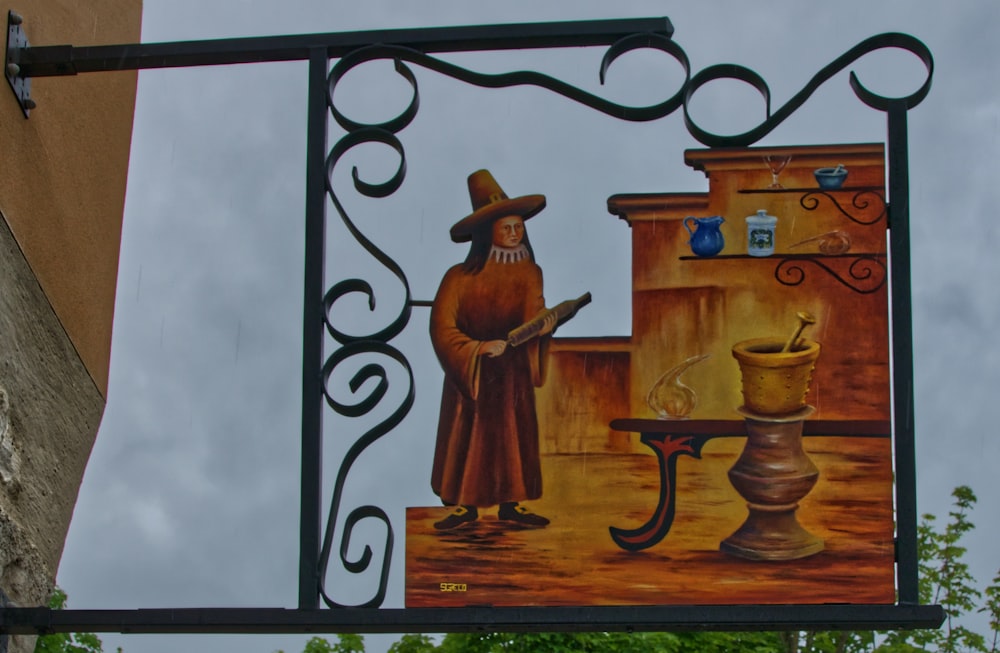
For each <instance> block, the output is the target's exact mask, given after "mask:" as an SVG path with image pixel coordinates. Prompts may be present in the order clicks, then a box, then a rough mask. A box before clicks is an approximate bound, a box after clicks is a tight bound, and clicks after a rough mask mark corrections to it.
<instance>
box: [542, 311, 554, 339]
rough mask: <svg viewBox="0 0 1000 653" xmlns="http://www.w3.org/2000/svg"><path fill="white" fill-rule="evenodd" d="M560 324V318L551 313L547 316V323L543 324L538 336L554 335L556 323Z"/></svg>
mask: <svg viewBox="0 0 1000 653" xmlns="http://www.w3.org/2000/svg"><path fill="white" fill-rule="evenodd" d="M558 322H559V316H558V315H556V314H555V313H549V314H548V315H546V316H545V321H544V322H542V330H541V331H539V332H538V335H540V336H544V335H546V334H548V333H552V332H553V331H554V330H555V328H556V323H558Z"/></svg>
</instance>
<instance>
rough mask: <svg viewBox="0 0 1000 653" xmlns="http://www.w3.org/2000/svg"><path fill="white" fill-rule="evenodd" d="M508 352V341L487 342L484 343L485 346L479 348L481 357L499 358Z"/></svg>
mask: <svg viewBox="0 0 1000 653" xmlns="http://www.w3.org/2000/svg"><path fill="white" fill-rule="evenodd" d="M506 350H507V341H506V340H487V341H486V342H484V343H483V346H482V347H480V348H479V355H480V356H489V357H490V358H496V357H497V356H499V355H501V354H503V353H504V352H505V351H506Z"/></svg>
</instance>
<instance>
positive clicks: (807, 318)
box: [781, 311, 816, 353]
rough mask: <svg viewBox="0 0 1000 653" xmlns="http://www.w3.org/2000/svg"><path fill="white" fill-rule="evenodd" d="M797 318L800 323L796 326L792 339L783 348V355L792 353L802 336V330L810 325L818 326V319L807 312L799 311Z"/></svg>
mask: <svg viewBox="0 0 1000 653" xmlns="http://www.w3.org/2000/svg"><path fill="white" fill-rule="evenodd" d="M795 317H797V318H798V319H799V323H798V324H796V325H795V331H793V332H792V337H791V338H789V339H788V342H786V343H785V346H784V347H782V348H781V353H786V352H790V351H792V347H794V346H795V342H796V341H797V340H798V339H799V336H800V335H802V330H803V329H805V328H806V326H808V325H810V324H816V318H814V317H813V316H812V315H811V314H810V313H807V312H805V311H799V312H798V313H796V314H795Z"/></svg>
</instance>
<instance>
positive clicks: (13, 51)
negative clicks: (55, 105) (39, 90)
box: [4, 11, 34, 118]
mask: <svg viewBox="0 0 1000 653" xmlns="http://www.w3.org/2000/svg"><path fill="white" fill-rule="evenodd" d="M27 47H29V45H28V37H27V35H26V34H25V33H24V29H22V27H21V17H20V16H19V15H18V14H16V13H14V12H13V11H8V12H7V52H6V54H7V56H6V58H5V61H4V76H5V77H7V83H8V84H10V88H11V90H13V91H14V97H16V98H17V104H18V106H20V107H21V111H22V112H23V113H24V117H25V118H27V117H28V114H29V113H30V112H31V107H32V106H34V102H32V101H31V79H30V78H28V77H22V76H21V75H20V74H18V73H19V69H18V68H19V66H18V64H19V63H20V61H21V50H22V49H24V48H27Z"/></svg>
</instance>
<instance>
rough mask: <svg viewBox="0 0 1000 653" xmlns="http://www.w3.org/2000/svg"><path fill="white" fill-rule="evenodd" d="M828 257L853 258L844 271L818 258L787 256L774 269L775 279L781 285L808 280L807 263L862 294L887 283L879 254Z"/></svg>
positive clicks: (885, 271)
mask: <svg viewBox="0 0 1000 653" xmlns="http://www.w3.org/2000/svg"><path fill="white" fill-rule="evenodd" d="M825 258H828V259H831V260H844V259H848V260H850V263H849V264H848V265H847V271H846V274H844V273H841V272H840V271H839V270H837V269H836V268H835V267H834V266H832V265H828V264H827V263H825V262H823V261H820V260H819V259H816V258H812V257H802V258H786V259H784V260H783V261H781V263H779V264H778V266H777V267H776V268H775V269H774V278H775V279H776V280H777V281H778V283H780V284H782V285H785V286H797V285H799V284H801V283H802V282H803V281H805V278H806V272H805V270H804V269H803V268H802V266H803V265H804V264H808V265H814V266H816V267H818V268H820V269H822V270H824V271H825V272H826V273H827V274H829V275H830V276H831V277H833V278H834V279H836V280H837V281H838V282H840V283H841V284H842V285H843V286H846V287H847V288H850V289H851V290H853V291H854V292H856V293H860V294H862V295H870V294H871V293H874V292H878V291H879V290H881V289H882V287H883V286H885V282H886V279H887V278H888V272H889V271H888V270H887V269H886V267H885V263H884V262H883V261H882V259H881V258H880V257H879V256H878V255H874V254H857V255H855V254H845V255H841V256H828V257H825Z"/></svg>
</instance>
